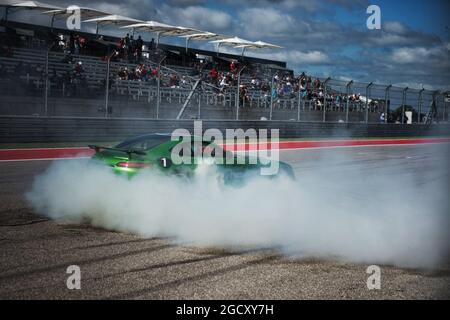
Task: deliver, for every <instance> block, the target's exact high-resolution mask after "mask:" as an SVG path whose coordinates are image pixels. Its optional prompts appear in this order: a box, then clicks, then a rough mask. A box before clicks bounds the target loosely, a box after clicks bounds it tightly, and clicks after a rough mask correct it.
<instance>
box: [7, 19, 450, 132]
mask: <svg viewBox="0 0 450 320" xmlns="http://www.w3.org/2000/svg"><path fill="white" fill-rule="evenodd" d="M0 28H1V29H0V31H1V32H0V40H1V46H0V92H1V95H2V99H1V102H0V114H1V115H34V116H77V117H127V118H158V119H177V118H178V119H244V120H290V121H317V122H322V121H323V122H328V121H331V122H366V123H380V122H383V123H384V122H400V123H407V122H411V123H424V122H430V121H436V120H445V121H447V119H448V107H447V104H446V103H445V100H444V99H443V95H440V94H439V93H438V92H431V91H425V90H412V89H406V91H405V88H395V87H392V86H388V85H374V84H358V83H354V82H353V81H351V82H344V81H338V80H333V79H319V78H314V77H312V76H309V75H306V74H304V73H302V74H300V75H295V74H294V72H293V71H292V70H289V69H288V68H287V65H286V63H285V62H282V61H274V60H267V59H259V58H254V57H247V56H244V55H233V54H228V53H220V54H219V53H218V52H213V51H206V50H199V49H192V48H191V49H189V50H187V48H184V47H179V46H173V45H167V44H162V43H159V44H158V45H157V46H156V45H155V43H154V41H153V40H152V41H151V42H145V41H143V42H142V44H140V45H136V43H137V41H133V43H134V46H135V49H133V50H131V51H130V50H125V49H124V48H123V43H124V42H126V41H129V42H130V40H129V39H128V40H127V39H125V38H117V37H112V36H100V35H98V34H91V33H85V32H73V31H69V30H66V29H58V28H54V27H53V26H52V27H46V26H37V25H31V24H25V23H19V22H14V21H2V22H1V24H0ZM123 33H124V35H125V34H126V31H125V30H124V32H123ZM158 42H159V41H158ZM74 43H77V45H74ZM81 43H82V45H81ZM130 43H131V42H130ZM128 47H130V46H128ZM441 98H442V99H441ZM399 108H400V109H402V110H403V112H401V113H395V112H396V111H397V110H398V109H399ZM410 109H411V110H412V111H411V115H412V119H408V117H407V116H405V111H407V110H410Z"/></svg>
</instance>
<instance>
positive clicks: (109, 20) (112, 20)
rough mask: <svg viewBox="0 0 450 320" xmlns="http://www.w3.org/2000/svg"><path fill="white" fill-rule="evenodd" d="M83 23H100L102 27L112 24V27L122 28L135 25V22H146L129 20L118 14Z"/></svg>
mask: <svg viewBox="0 0 450 320" xmlns="http://www.w3.org/2000/svg"><path fill="white" fill-rule="evenodd" d="M83 22H95V23H98V24H100V25H109V24H110V25H116V26H122V25H128V24H130V23H133V22H134V23H142V22H144V21H142V20H138V19H133V18H129V17H124V16H120V15H118V14H111V15H109V16H104V17H99V18H94V19H89V20H84V21H83Z"/></svg>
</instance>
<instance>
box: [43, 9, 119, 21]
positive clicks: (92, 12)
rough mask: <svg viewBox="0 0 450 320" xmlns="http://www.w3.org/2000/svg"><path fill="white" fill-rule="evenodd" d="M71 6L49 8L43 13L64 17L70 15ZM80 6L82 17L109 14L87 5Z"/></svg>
mask: <svg viewBox="0 0 450 320" xmlns="http://www.w3.org/2000/svg"><path fill="white" fill-rule="evenodd" d="M70 8H71V7H69V8H66V9H57V10H50V11H45V12H43V13H45V14H50V15H53V16H54V17H60V18H66V17H68V16H70V15H72V10H70ZM79 8H80V14H81V16H82V17H83V18H95V17H100V16H106V15H110V14H109V13H108V12H105V11H100V10H97V9H91V8H87V7H79Z"/></svg>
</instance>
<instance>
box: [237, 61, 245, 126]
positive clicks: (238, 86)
mask: <svg viewBox="0 0 450 320" xmlns="http://www.w3.org/2000/svg"><path fill="white" fill-rule="evenodd" d="M244 69H245V66H243V67H242V68H241V69H240V70H239V72H238V82H237V92H236V94H237V96H236V120H239V104H240V100H239V98H240V97H239V96H240V91H239V89H240V86H241V73H242V71H244Z"/></svg>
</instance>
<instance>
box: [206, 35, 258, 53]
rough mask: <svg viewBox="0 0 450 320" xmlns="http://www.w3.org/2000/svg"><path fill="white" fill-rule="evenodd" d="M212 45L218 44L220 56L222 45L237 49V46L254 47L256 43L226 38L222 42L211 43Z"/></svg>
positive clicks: (236, 38)
mask: <svg viewBox="0 0 450 320" xmlns="http://www.w3.org/2000/svg"><path fill="white" fill-rule="evenodd" d="M210 43H217V44H218V45H217V54H219V50H220V46H221V45H229V46H232V47H237V46H244V45H252V44H254V42H252V41H249V40H245V39H242V38H238V37H233V38H226V39H221V40H214V41H210Z"/></svg>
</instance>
